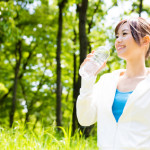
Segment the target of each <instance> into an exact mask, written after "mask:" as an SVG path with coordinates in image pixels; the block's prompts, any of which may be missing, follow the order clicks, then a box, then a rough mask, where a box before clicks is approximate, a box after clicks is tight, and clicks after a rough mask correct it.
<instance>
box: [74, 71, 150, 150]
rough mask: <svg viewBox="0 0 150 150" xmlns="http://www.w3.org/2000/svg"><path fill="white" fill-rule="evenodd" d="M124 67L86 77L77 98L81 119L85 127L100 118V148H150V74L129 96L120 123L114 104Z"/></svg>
mask: <svg viewBox="0 0 150 150" xmlns="http://www.w3.org/2000/svg"><path fill="white" fill-rule="evenodd" d="M121 71H123V70H122V69H120V70H116V71H114V72H113V73H107V74H104V75H103V76H102V77H101V78H100V80H99V81H98V82H97V83H96V84H94V83H95V79H96V78H92V79H90V80H88V81H87V80H86V81H85V80H83V79H82V83H81V89H80V95H79V96H78V99H77V118H78V121H79V123H80V124H81V125H82V126H89V125H92V124H94V123H95V122H96V121H97V136H98V147H99V148H100V149H102V150H150V74H149V75H148V76H147V77H146V78H145V79H144V80H142V81H141V82H140V83H139V84H138V85H137V87H136V89H135V90H134V91H133V93H132V94H131V95H130V96H129V98H128V100H127V103H126V105H125V107H124V110H123V113H122V115H121V117H120V118H119V121H118V123H116V120H115V118H114V116H113V113H112V104H113V101H114V96H115V92H116V87H117V83H118V79H119V76H120V72H121Z"/></svg>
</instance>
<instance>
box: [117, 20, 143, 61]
mask: <svg viewBox="0 0 150 150" xmlns="http://www.w3.org/2000/svg"><path fill="white" fill-rule="evenodd" d="M115 48H116V50H117V54H118V56H119V57H120V58H123V59H125V60H128V59H133V58H139V57H141V54H142V50H141V46H140V45H138V44H137V43H136V42H135V40H134V38H133V36H132V34H131V29H130V26H129V24H128V23H127V22H126V23H124V24H122V25H121V26H120V27H119V29H118V32H117V34H116V41H115ZM142 55H144V53H143V54H142Z"/></svg>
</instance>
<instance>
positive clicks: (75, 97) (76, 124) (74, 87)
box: [72, 29, 78, 135]
mask: <svg viewBox="0 0 150 150" xmlns="http://www.w3.org/2000/svg"><path fill="white" fill-rule="evenodd" d="M76 39H77V34H76V31H75V29H74V40H73V42H74V45H76ZM73 61H74V63H73V68H74V73H73V114H72V135H74V133H75V130H76V128H77V126H78V122H77V117H76V99H77V96H78V95H77V94H78V92H77V91H78V89H77V85H76V75H77V66H76V64H77V61H76V54H75V49H74V55H73Z"/></svg>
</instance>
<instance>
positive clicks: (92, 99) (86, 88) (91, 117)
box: [76, 77, 101, 126]
mask: <svg viewBox="0 0 150 150" xmlns="http://www.w3.org/2000/svg"><path fill="white" fill-rule="evenodd" d="M95 80H96V77H93V78H90V79H89V80H84V79H83V78H82V79H81V88H80V94H79V96H78V98H77V103H76V109H77V118H78V122H79V123H80V125H82V126H90V125H92V124H94V123H95V122H96V121H97V108H96V106H97V101H96V99H98V97H97V96H98V95H97V94H98V92H100V86H99V85H100V84H101V83H100V82H101V79H100V80H99V81H98V83H96V84H94V83H95Z"/></svg>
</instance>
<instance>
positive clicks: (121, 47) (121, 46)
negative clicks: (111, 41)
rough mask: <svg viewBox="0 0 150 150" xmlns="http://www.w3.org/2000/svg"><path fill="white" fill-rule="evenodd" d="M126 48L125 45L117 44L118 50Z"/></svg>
mask: <svg viewBox="0 0 150 150" xmlns="http://www.w3.org/2000/svg"><path fill="white" fill-rule="evenodd" d="M124 48H125V46H124V45H120V46H117V50H118V51H120V50H122V49H124Z"/></svg>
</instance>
